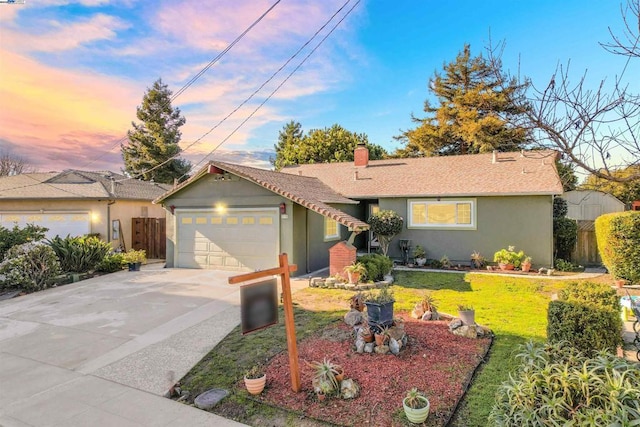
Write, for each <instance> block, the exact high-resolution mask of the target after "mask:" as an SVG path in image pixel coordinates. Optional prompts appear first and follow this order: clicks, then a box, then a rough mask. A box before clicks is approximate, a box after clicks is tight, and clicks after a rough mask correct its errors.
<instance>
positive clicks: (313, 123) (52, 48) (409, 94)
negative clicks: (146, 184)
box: [0, 0, 638, 171]
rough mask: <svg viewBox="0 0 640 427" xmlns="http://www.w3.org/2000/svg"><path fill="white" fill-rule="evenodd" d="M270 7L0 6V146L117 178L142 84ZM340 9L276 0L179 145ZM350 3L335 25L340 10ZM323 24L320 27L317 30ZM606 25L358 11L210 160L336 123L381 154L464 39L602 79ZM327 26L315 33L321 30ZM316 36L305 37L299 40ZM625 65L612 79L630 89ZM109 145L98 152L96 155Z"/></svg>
mask: <svg viewBox="0 0 640 427" xmlns="http://www.w3.org/2000/svg"><path fill="white" fill-rule="evenodd" d="M274 1H275V0H235V1H234V0H220V1H211V2H203V1H157V2H143V1H136V0H114V1H110V0H79V1H66V0H43V1H35V0H34V1H31V2H29V1H28V2H27V3H26V4H24V5H7V4H0V103H1V104H0V149H1V150H3V151H5V152H11V153H14V154H16V155H20V156H22V157H24V158H26V159H27V160H28V161H30V162H31V163H32V164H33V165H35V166H36V167H37V168H38V169H40V170H61V169H65V168H84V169H110V170H113V171H118V170H120V169H121V168H122V160H121V156H120V151H119V144H118V142H119V140H120V139H121V138H123V137H124V136H125V135H126V131H127V130H128V129H129V128H130V126H131V125H130V122H131V121H132V120H134V119H135V108H136V106H137V105H139V104H140V102H141V99H142V96H143V94H144V91H145V89H146V88H147V87H148V86H150V85H151V84H152V83H153V81H154V80H155V79H157V78H158V77H162V79H163V80H164V81H165V82H166V83H168V84H169V86H170V88H171V89H173V90H174V91H177V90H178V89H180V88H181V87H182V86H183V85H184V84H185V83H186V82H187V81H188V80H189V79H190V78H191V77H193V76H194V75H195V74H196V73H197V72H198V71H200V70H201V69H202V67H203V66H204V65H205V64H207V63H208V62H209V61H210V60H211V59H213V58H214V57H215V56H216V55H217V54H218V53H220V52H221V51H222V50H223V49H224V48H225V47H226V46H227V45H228V44H229V43H230V42H231V41H232V40H233V39H234V38H235V37H236V36H238V35H239V34H240V33H241V32H242V31H243V30H244V29H245V28H246V27H247V26H248V25H249V24H251V23H252V22H253V21H254V20H255V19H256V18H257V17H258V16H260V14H262V13H263V12H264V11H265V10H266V9H267V8H268V7H269V6H270V5H271V4H273V2H274ZM345 2H346V0H337V1H336V0H327V1H322V2H320V1H314V0H299V1H294V0H282V1H281V2H280V3H279V4H278V5H277V6H276V7H275V8H274V9H273V11H272V12H271V13H269V14H268V15H267V17H266V18H265V19H264V20H263V21H262V22H260V23H259V24H258V25H257V26H256V27H255V28H254V29H253V30H252V31H251V32H250V33H249V34H248V35H247V37H246V38H244V39H243V40H241V41H240V42H239V43H238V44H237V45H236V46H235V47H234V48H233V49H232V50H231V51H230V52H229V53H228V54H227V55H225V56H224V58H223V59H222V60H221V61H220V62H219V63H217V64H216V65H214V66H213V67H212V68H211V69H210V70H209V71H208V72H207V73H206V74H205V75H204V76H203V77H202V78H201V79H199V80H198V81H197V83H196V84H194V85H193V86H192V87H191V88H189V89H188V90H187V91H186V92H185V93H184V94H183V95H181V96H180V97H179V98H177V99H176V100H175V101H174V103H173V105H174V106H178V107H180V108H181V110H182V112H183V114H184V115H185V117H186V119H187V124H186V125H185V126H184V127H183V128H182V131H183V138H182V141H183V143H182V145H183V147H186V146H187V145H189V144H191V143H192V142H193V141H196V140H197V139H199V138H202V140H201V141H200V142H199V143H197V144H195V145H193V146H192V147H190V148H189V149H187V150H186V151H185V152H184V155H185V157H186V158H188V159H190V160H192V161H193V162H194V163H197V162H198V161H199V160H201V159H203V158H204V156H206V155H207V153H209V152H210V151H211V150H212V149H213V147H215V146H216V145H217V144H219V143H220V141H222V140H223V139H225V138H227V137H228V136H229V135H230V133H231V132H232V131H233V129H235V128H236V127H237V126H238V125H239V124H240V123H241V122H242V121H243V120H244V119H245V118H246V117H247V116H248V115H249V114H250V113H251V112H252V111H253V110H254V109H255V108H256V107H257V105H258V104H259V103H260V102H262V101H263V100H264V98H265V97H266V96H267V95H268V94H269V93H270V92H271V91H272V90H273V89H274V88H275V87H276V86H277V85H278V84H280V82H282V80H283V79H284V78H285V77H286V75H287V74H289V72H290V71H291V70H292V69H293V67H295V66H296V65H297V64H298V63H299V61H300V60H301V59H302V58H303V57H304V56H305V55H306V54H307V53H308V52H309V49H310V47H308V48H307V49H306V50H304V51H303V52H302V54H301V55H300V56H299V57H297V58H296V59H295V60H294V61H292V63H291V64H289V66H288V67H286V68H285V70H284V71H283V73H281V74H280V75H278V76H277V77H276V78H275V79H274V80H273V81H272V82H271V83H270V84H268V85H267V86H266V87H265V88H264V90H262V91H261V92H259V93H258V94H257V95H256V97H255V98H254V99H253V100H251V101H250V102H248V103H247V104H246V105H245V106H244V107H242V108H241V109H240V110H239V111H238V112H237V113H236V114H234V115H233V116H232V117H230V118H229V119H228V120H227V121H226V122H225V123H224V124H222V125H221V126H219V127H218V128H217V129H216V130H215V131H213V132H211V133H210V134H209V135H207V136H205V137H203V135H204V134H205V133H206V132H207V131H208V130H209V129H210V128H212V127H214V126H215V125H216V124H217V123H218V122H219V121H220V120H221V119H222V118H223V117H225V116H226V115H227V114H228V113H229V112H231V111H232V110H233V109H234V108H235V107H236V106H237V105H238V104H239V103H240V102H242V101H243V100H244V99H246V98H247V97H248V96H249V95H250V94H251V93H252V92H253V91H254V90H255V89H257V88H258V87H259V86H260V85H261V84H262V83H263V82H264V81H265V80H266V79H267V78H268V77H269V76H270V75H271V74H272V73H273V72H275V70H276V69H278V67H280V66H281V65H282V64H283V63H284V61H285V60H286V59H287V58H289V56H290V55H292V54H293V53H294V52H295V51H296V50H297V49H298V48H299V47H300V46H301V45H302V44H303V43H304V42H305V41H307V40H308V39H309V38H310V37H311V36H312V35H313V33H314V32H315V31H316V30H317V29H318V28H319V27H320V26H321V25H323V24H324V23H325V22H326V21H327V20H328V19H329V17H330V16H331V15H332V14H333V13H334V12H335V11H336V10H337V9H338V8H340V7H341V6H342V5H343V4H344V3H345ZM355 3H356V2H355V0H352V1H351V2H350V3H349V4H348V5H347V6H346V7H345V9H343V11H342V12H341V13H340V14H339V15H338V16H339V17H342V16H344V15H345V12H346V11H347V10H348V9H349V8H351V7H352V6H353V5H354V4H355ZM333 22H335V21H332V23H331V24H329V27H328V28H330V27H331V26H332V25H333ZM608 26H611V27H612V28H614V29H620V28H621V26H622V21H621V18H620V4H619V3H618V2H615V1H584V0H583V1H577V0H567V1H562V2H557V1H535V2H524V1H484V2H477V1H474V2H471V1H453V2H436V1H428V0H425V1H399V2H394V3H392V2H383V1H373V0H363V1H361V2H360V3H359V4H358V5H357V6H356V7H355V9H354V10H353V12H351V13H350V14H349V15H348V16H347V18H346V19H345V20H344V21H343V22H342V24H340V26H339V27H338V28H337V29H336V30H335V32H334V33H332V34H331V35H330V36H329V38H328V39H327V41H326V42H325V43H323V44H322V45H321V46H320V47H319V48H318V50H317V51H316V52H315V53H314V54H313V55H312V56H311V57H310V59H309V60H308V61H307V62H306V63H305V64H304V65H303V66H302V67H301V68H300V69H299V71H298V72H296V73H295V74H294V75H293V77H292V78H291V79H290V80H289V81H287V83H285V84H284V85H283V86H282V88H281V89H280V90H279V91H278V92H277V93H276V94H275V95H274V97H273V98H272V99H271V100H270V101H269V102H267V103H266V104H265V106H264V107H262V108H261V109H260V110H259V111H258V112H257V113H256V114H255V116H254V117H253V118H252V119H250V120H249V121H248V122H247V123H246V124H245V125H244V126H243V127H241V129H240V130H239V131H238V132H237V133H235V134H234V135H233V136H231V137H229V140H228V141H227V142H226V143H225V144H224V145H222V146H221V147H220V148H219V149H218V150H217V151H216V152H215V154H214V155H215V156H219V158H222V159H225V160H234V161H238V162H242V163H245V164H251V165H258V166H268V162H267V161H266V159H268V157H269V155H271V154H272V153H270V152H269V151H270V150H271V149H272V147H273V145H274V143H275V142H276V139H277V135H278V131H279V130H280V129H281V128H282V126H283V125H284V124H285V123H286V122H288V121H289V120H296V121H299V122H300V123H301V124H302V127H303V129H305V130H309V129H312V128H321V127H327V126H331V125H332V124H334V123H338V124H340V125H342V126H344V127H345V128H347V129H349V130H352V131H356V132H362V133H366V134H367V135H368V136H369V140H370V142H373V143H376V144H380V145H382V146H384V147H385V148H387V149H388V150H393V149H394V148H395V147H396V146H397V142H396V141H395V140H393V136H394V135H397V134H398V133H399V132H400V129H406V128H407V127H409V126H411V121H410V116H411V114H412V113H414V114H416V115H420V113H421V112H422V106H423V103H424V100H425V99H426V98H427V97H428V96H429V94H428V92H427V81H428V79H429V77H431V76H432V75H433V73H434V72H435V71H437V70H441V69H442V65H443V63H444V62H449V61H452V60H453V59H454V58H455V57H456V55H457V53H458V52H459V51H460V50H461V49H462V47H463V45H464V43H470V44H471V49H472V53H474V54H475V53H479V52H481V51H482V50H483V49H484V47H485V46H486V45H487V43H488V42H489V39H490V38H491V39H492V40H493V41H494V42H497V41H500V40H505V41H506V50H505V52H504V55H503V62H504V64H505V68H507V69H509V70H510V71H511V72H517V71H518V68H519V70H520V75H522V76H528V77H531V78H532V80H533V82H534V83H536V84H538V85H540V86H543V87H544V86H546V84H547V83H548V82H549V79H550V77H551V75H552V74H553V72H554V70H555V68H556V66H557V65H558V64H566V63H567V61H568V60H571V70H572V72H571V74H572V76H574V77H575V79H578V78H579V77H581V75H582V74H583V73H584V71H585V69H588V70H589V72H588V81H589V82H590V83H589V84H590V85H591V86H593V87H595V86H596V85H597V84H598V83H599V81H600V80H601V79H602V78H608V79H609V81H612V80H613V79H614V78H615V76H616V74H619V73H620V72H621V70H622V69H623V67H624V64H625V59H624V58H622V57H616V56H614V55H611V54H609V53H607V52H605V51H604V50H603V49H602V48H601V47H600V46H599V45H598V41H607V40H609V35H608V29H607V27H608ZM328 28H327V29H325V30H324V31H323V32H321V33H320V36H323V35H325V34H326V33H327V31H328ZM317 40H318V39H316V41H314V42H312V43H311V45H310V46H311V47H312V46H315V44H316V43H317ZM637 75H638V65H637V64H635V63H633V62H632V63H631V65H630V66H629V68H628V69H627V71H626V74H625V77H626V80H627V81H629V82H632V83H633V84H635V85H637V84H638V83H637V80H638V79H637V78H632V77H631V76H637ZM114 146H115V147H116V148H115V149H113V150H111V151H109V150H110V149H111V148H112V147H114Z"/></svg>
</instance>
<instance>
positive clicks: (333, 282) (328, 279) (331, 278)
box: [324, 277, 337, 285]
mask: <svg viewBox="0 0 640 427" xmlns="http://www.w3.org/2000/svg"><path fill="white" fill-rule="evenodd" d="M336 282H337V280H336V279H334V278H333V277H327V279H326V280H325V281H324V283H326V284H332V285H335V284H336Z"/></svg>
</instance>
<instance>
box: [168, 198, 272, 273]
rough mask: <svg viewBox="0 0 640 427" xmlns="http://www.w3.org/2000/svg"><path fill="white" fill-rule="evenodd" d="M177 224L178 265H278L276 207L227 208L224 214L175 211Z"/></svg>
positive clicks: (238, 267) (252, 267) (240, 267)
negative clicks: (255, 208)
mask: <svg viewBox="0 0 640 427" xmlns="http://www.w3.org/2000/svg"><path fill="white" fill-rule="evenodd" d="M187 218H191V220H186V221H185V219H187ZM176 226H177V229H176V234H177V245H176V247H177V250H178V254H177V256H176V261H177V262H176V265H177V266H178V267H187V268H212V269H213V268H221V269H228V270H247V271H250V270H256V269H265V268H271V267H274V266H276V265H277V262H278V253H279V249H280V232H279V212H278V211H277V210H275V209H257V210H251V211H245V210H241V209H230V210H229V211H228V212H227V213H226V214H225V215H220V214H219V213H214V211H206V212H189V211H185V212H180V211H178V212H177V214H176Z"/></svg>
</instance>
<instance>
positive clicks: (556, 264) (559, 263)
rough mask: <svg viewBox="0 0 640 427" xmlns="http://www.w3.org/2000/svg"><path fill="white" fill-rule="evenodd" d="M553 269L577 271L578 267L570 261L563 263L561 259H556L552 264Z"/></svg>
mask: <svg viewBox="0 0 640 427" xmlns="http://www.w3.org/2000/svg"><path fill="white" fill-rule="evenodd" d="M553 265H554V267H555V268H556V270H558V271H578V270H580V266H578V265H576V264H574V263H572V262H571V261H565V260H563V259H562V258H556V260H555V261H554V262H553Z"/></svg>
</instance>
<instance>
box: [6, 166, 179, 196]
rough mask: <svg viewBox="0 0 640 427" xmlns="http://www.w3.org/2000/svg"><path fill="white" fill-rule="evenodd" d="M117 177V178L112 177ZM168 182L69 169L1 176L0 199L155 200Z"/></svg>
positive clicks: (164, 189) (166, 188)
mask: <svg viewBox="0 0 640 427" xmlns="http://www.w3.org/2000/svg"><path fill="white" fill-rule="evenodd" d="M112 178H113V180H112ZM169 188H171V187H170V186H168V185H164V184H154V183H151V182H145V181H138V180H136V179H127V177H125V176H124V175H121V174H117V173H113V172H91V171H79V170H66V171H64V172H47V173H25V174H20V175H14V176H4V177H0V200H3V199H4V200H7V199H9V200H25V199H117V200H149V201H151V200H153V199H154V198H156V197H158V196H160V195H161V194H163V193H164V192H166V191H167V190H168V189H169Z"/></svg>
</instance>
